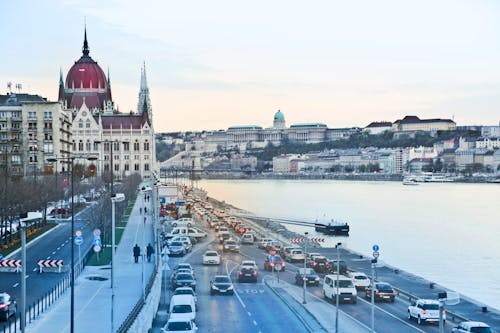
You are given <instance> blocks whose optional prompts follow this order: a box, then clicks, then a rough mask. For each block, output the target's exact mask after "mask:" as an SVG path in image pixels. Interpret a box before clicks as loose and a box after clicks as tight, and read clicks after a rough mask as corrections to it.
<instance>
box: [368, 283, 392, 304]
mask: <svg viewBox="0 0 500 333" xmlns="http://www.w3.org/2000/svg"><path fill="white" fill-rule="evenodd" d="M374 291H375V292H374V299H375V302H379V301H389V302H391V303H394V299H395V298H396V290H394V288H392V286H391V285H390V284H388V283H385V282H378V283H375V289H374ZM371 297H372V285H370V286H368V287H366V289H365V298H368V299H370V298H371Z"/></svg>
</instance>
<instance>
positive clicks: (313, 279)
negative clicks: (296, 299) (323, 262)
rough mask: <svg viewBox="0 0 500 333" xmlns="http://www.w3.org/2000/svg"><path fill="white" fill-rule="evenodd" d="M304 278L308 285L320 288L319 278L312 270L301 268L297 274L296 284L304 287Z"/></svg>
mask: <svg viewBox="0 0 500 333" xmlns="http://www.w3.org/2000/svg"><path fill="white" fill-rule="evenodd" d="M304 278H306V282H307V285H314V286H319V280H320V279H319V276H318V274H316V272H315V271H314V270H313V269H312V268H299V270H298V271H297V273H296V274H295V283H296V284H298V285H299V286H302V285H304Z"/></svg>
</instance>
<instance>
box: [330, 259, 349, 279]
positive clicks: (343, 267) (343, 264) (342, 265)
mask: <svg viewBox="0 0 500 333" xmlns="http://www.w3.org/2000/svg"><path fill="white" fill-rule="evenodd" d="M337 266H339V270H340V274H341V275H346V274H347V264H346V262H345V261H344V260H340V261H337V260H328V264H327V269H328V273H332V274H336V273H337Z"/></svg>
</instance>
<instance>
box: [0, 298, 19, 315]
mask: <svg viewBox="0 0 500 333" xmlns="http://www.w3.org/2000/svg"><path fill="white" fill-rule="evenodd" d="M16 312H17V304H16V301H15V300H14V299H13V298H12V297H11V296H10V295H9V294H7V293H0V319H3V320H6V321H7V320H9V318H10V317H11V316H15V315H16Z"/></svg>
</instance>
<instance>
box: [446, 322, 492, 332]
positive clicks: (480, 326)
mask: <svg viewBox="0 0 500 333" xmlns="http://www.w3.org/2000/svg"><path fill="white" fill-rule="evenodd" d="M451 331H452V332H453V333H468V332H475V333H493V331H492V330H491V327H490V326H488V325H487V324H485V323H482V322H480V321H463V322H461V323H460V324H458V326H455V327H453V328H452V330H451Z"/></svg>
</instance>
